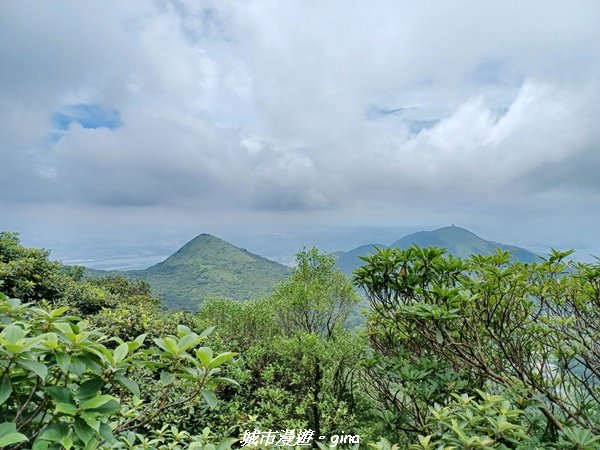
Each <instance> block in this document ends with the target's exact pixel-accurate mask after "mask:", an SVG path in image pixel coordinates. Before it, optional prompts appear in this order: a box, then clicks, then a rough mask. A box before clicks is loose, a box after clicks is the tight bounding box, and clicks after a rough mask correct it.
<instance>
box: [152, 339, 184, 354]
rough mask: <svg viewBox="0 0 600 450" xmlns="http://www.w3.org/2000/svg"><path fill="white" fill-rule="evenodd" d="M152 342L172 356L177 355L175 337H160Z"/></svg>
mask: <svg viewBox="0 0 600 450" xmlns="http://www.w3.org/2000/svg"><path fill="white" fill-rule="evenodd" d="M154 343H155V344H156V345H158V346H159V347H160V348H162V349H163V350H164V351H165V352H167V353H170V354H172V355H173V356H177V355H178V354H179V349H178V348H177V342H175V339H173V338H171V337H168V336H167V337H165V338H161V339H154Z"/></svg>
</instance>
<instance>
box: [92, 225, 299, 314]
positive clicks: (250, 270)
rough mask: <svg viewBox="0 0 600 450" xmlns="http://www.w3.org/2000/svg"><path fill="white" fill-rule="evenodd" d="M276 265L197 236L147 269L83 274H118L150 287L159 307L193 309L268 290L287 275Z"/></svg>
mask: <svg viewBox="0 0 600 450" xmlns="http://www.w3.org/2000/svg"><path fill="white" fill-rule="evenodd" d="M289 272H290V269H289V268H288V267H286V266H284V265H282V264H279V263H276V262H274V261H271V260H269V259H266V258H263V257H261V256H258V255H255V254H253V253H250V252H249V251H247V250H244V249H241V248H238V247H236V246H234V245H232V244H230V243H228V242H226V241H223V240H222V239H219V238H217V237H215V236H211V235H209V234H201V235H199V236H197V237H196V238H194V239H192V240H191V241H190V242H188V243H187V244H185V245H184V246H183V247H181V248H180V249H179V250H178V251H177V252H175V253H174V254H173V255H171V256H170V257H169V258H167V259H166V260H164V261H163V262H160V263H158V264H156V265H154V266H152V267H149V268H148V269H144V270H130V271H99V270H88V274H89V275H93V276H101V275H106V274H115V273H118V274H121V275H124V276H126V277H128V278H132V279H142V280H145V281H147V282H148V283H150V285H151V286H152V290H153V292H154V293H155V294H157V295H160V297H161V298H162V299H163V302H164V304H165V306H167V307H168V308H171V309H188V310H192V311H193V310H196V309H198V307H199V306H200V304H201V303H202V302H203V301H204V300H206V299H208V298H214V297H218V298H231V299H235V300H246V299H250V298H257V297H258V296H259V295H260V294H262V293H268V292H270V291H271V290H272V289H273V287H274V286H275V285H276V284H277V283H278V282H280V281H282V280H284V279H285V278H286V277H287V276H288V275H289Z"/></svg>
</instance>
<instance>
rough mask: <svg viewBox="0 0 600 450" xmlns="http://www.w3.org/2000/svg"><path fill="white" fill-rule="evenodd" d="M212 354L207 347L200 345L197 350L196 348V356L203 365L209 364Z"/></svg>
mask: <svg viewBox="0 0 600 450" xmlns="http://www.w3.org/2000/svg"><path fill="white" fill-rule="evenodd" d="M212 355H213V352H212V350H211V349H210V348H208V347H200V348H199V349H198V350H196V358H198V359H199V360H200V362H201V363H202V365H203V366H204V367H208V366H210V363H211V361H212Z"/></svg>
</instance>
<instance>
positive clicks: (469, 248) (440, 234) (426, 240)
mask: <svg viewBox="0 0 600 450" xmlns="http://www.w3.org/2000/svg"><path fill="white" fill-rule="evenodd" d="M413 244H416V245H418V246H419V247H431V246H434V247H442V248H445V249H446V250H447V251H448V253H450V254H451V255H453V256H456V257H460V258H468V257H469V256H471V255H491V254H493V253H494V252H495V251H496V250H497V249H501V250H508V251H510V252H511V255H512V259H513V260H514V261H521V262H533V261H539V260H540V259H539V257H538V256H537V255H536V254H534V253H532V252H530V251H528V250H525V249H524V248H521V247H516V246H514V245H507V244H500V243H497V242H493V241H486V240H485V239H483V238H481V237H479V236H477V235H476V234H474V233H472V232H471V231H469V230H466V229H464V228H461V227H456V226H454V225H453V226H450V227H444V228H439V229H437V230H434V231H419V232H418V233H413V234H409V235H407V236H404V237H403V238H401V239H398V240H397V241H396V242H394V243H393V244H391V245H389V246H388V245H381V244H367V245H362V246H360V247H357V248H355V249H353V250H350V251H347V252H337V253H335V256H336V257H337V265H338V267H339V268H340V269H341V270H342V271H343V272H345V273H347V274H350V273H352V271H353V270H354V269H355V268H357V267H359V266H361V265H362V264H363V261H362V260H361V259H359V257H360V256H366V255H372V254H373V253H375V250H374V247H378V248H386V247H398V248H408V247H410V246H411V245H413Z"/></svg>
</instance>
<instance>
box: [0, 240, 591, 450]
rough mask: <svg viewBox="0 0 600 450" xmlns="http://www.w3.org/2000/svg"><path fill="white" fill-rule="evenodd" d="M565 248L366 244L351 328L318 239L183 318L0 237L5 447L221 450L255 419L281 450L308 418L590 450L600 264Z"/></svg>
mask: <svg viewBox="0 0 600 450" xmlns="http://www.w3.org/2000/svg"><path fill="white" fill-rule="evenodd" d="M569 254H570V253H569V252H558V251H552V252H551V253H550V255H549V256H548V257H547V258H546V259H540V260H539V262H535V263H526V262H518V261H514V260H511V257H510V254H509V253H508V252H506V251H496V253H494V254H492V255H487V256H482V255H474V256H471V257H469V258H455V257H453V256H450V255H447V254H446V253H445V251H444V250H442V249H439V248H435V247H430V248H420V247H417V246H412V247H409V248H407V249H400V248H386V249H380V250H378V251H376V252H375V253H374V254H372V255H370V256H366V257H364V258H363V261H364V263H365V264H364V266H363V267H361V268H359V269H357V270H356V271H355V274H354V278H353V281H354V283H355V285H356V286H358V287H360V288H361V289H362V290H363V291H364V293H365V295H366V297H367V298H368V301H369V303H370V309H369V310H368V311H366V312H365V314H366V320H365V323H364V325H363V326H362V327H360V328H355V327H349V326H348V317H349V314H350V312H351V311H352V310H353V309H354V308H355V306H356V304H357V302H358V298H357V295H356V293H355V291H354V289H353V287H352V285H351V283H350V281H349V280H348V279H347V278H346V277H345V276H344V275H343V274H342V273H341V272H339V271H337V270H336V269H335V260H334V259H333V257H331V256H329V255H326V254H322V253H320V252H319V251H318V250H316V249H312V250H302V251H300V252H299V253H298V255H297V265H296V267H295V268H294V269H293V270H291V272H290V274H289V276H288V277H287V278H286V279H285V280H284V281H282V282H281V283H279V284H278V285H277V286H276V287H275V289H274V290H273V292H271V293H270V294H265V295H263V296H261V297H256V298H254V299H251V300H248V301H246V302H236V301H234V300H230V299H211V300H207V301H206V302H205V303H204V304H203V305H202V306H201V308H200V309H199V311H198V312H197V313H194V314H192V313H189V312H171V311H168V310H164V309H163V308H162V305H161V303H160V300H159V299H158V298H156V297H153V296H152V295H151V291H150V287H149V285H148V283H146V282H145V281H142V280H128V279H126V278H124V277H118V276H113V277H108V278H103V279H87V280H86V279H84V278H82V270H81V269H77V268H65V267H61V266H60V264H57V263H53V262H51V261H49V260H48V254H47V252H44V251H41V250H35V249H26V248H23V247H22V246H21V245H20V243H19V240H18V236H17V235H15V234H10V233H1V234H0V290H1V291H4V292H5V293H6V294H7V295H8V297H11V298H8V297H6V296H4V295H2V296H0V417H1V418H2V419H1V420H0V447H4V448H8V449H11V450H13V449H20V448H33V449H45V448H48V449H54V448H57V449H58V448H78V449H79V448H85V449H96V448H103V449H108V448H135V449H142V448H159V449H163V448H164V449H166V448H173V449H176V448H182V449H183V448H205V449H211V448H213V449H217V448H218V449H226V448H239V447H240V445H241V442H242V441H241V440H243V439H245V438H247V439H250V437H251V436H253V434H252V433H254V432H255V434H254V436H255V437H256V439H257V440H256V441H255V442H256V443H257V445H256V446H255V447H254V448H288V449H289V448H294V446H295V445H296V444H298V442H294V440H293V439H292V438H290V436H291V435H290V431H292V430H296V431H298V432H299V431H301V430H312V431H314V436H313V438H312V441H310V442H311V443H312V445H313V448H317V447H318V448H330V447H329V445H330V444H332V445H333V444H334V443H338V442H341V443H339V445H337V448H347V449H349V448H352V449H359V448H374V449H380V450H385V449H389V450H392V449H396V450H400V449H410V450H418V449H421V450H424V449H429V450H449V449H480V450H491V449H503V450H506V449H514V450H526V449H528V450H532V449H542V450H543V449H546V450H550V449H552V450H571V449H580V450H596V449H600V395H599V394H598V389H599V386H600V384H599V382H600V369H599V368H600V351H599V350H598V345H597V343H598V342H600V325H599V324H600V264H582V263H575V262H570V261H568V260H567V258H568V256H569ZM179 256H181V257H185V255H179ZM184 259H186V258H184ZM16 296H19V297H21V300H22V301H20V300H16V299H15V298H14V297H16ZM234 380H235V381H234ZM260 431H262V432H269V431H270V432H272V433H280V435H281V436H287V438H286V439H287V440H286V442H285V445H284V444H281V445H278V446H277V445H275V443H274V442H273V441H272V440H271V441H265V440H263V441H262V443H261V441H260V439H261V438H264V435H262V437H261V434H260V433H259V432H260ZM286 433H287V434H286ZM348 435H351V438H352V439H355V438H357V437H360V439H359V441H355V440H350V439H348V440H346V441H342V440H341V439H342V438H341V436H346V437H348ZM321 436H323V438H321ZM296 448H308V447H306V446H304V447H296Z"/></svg>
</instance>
